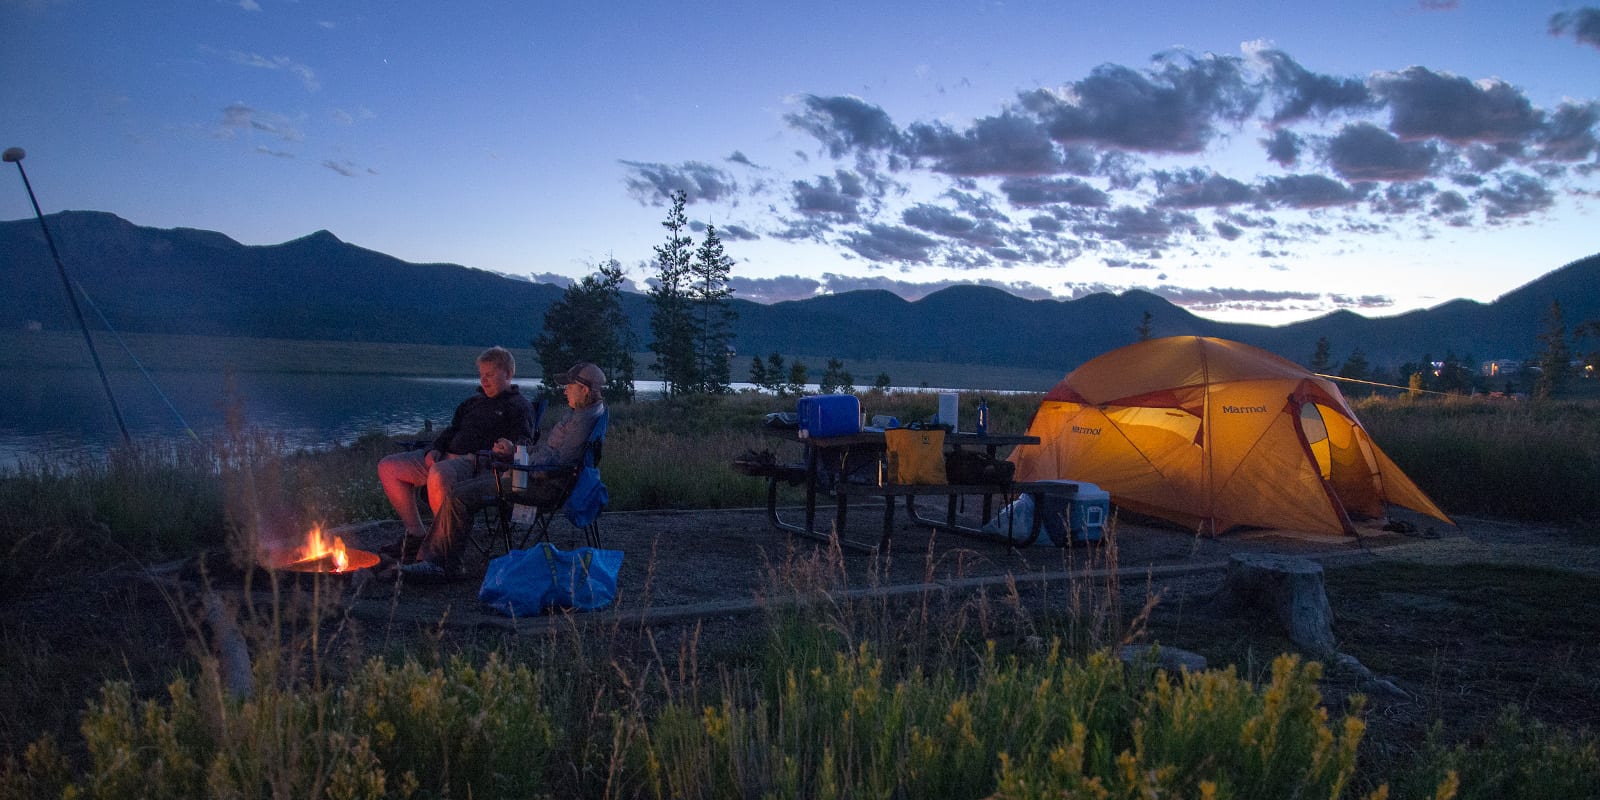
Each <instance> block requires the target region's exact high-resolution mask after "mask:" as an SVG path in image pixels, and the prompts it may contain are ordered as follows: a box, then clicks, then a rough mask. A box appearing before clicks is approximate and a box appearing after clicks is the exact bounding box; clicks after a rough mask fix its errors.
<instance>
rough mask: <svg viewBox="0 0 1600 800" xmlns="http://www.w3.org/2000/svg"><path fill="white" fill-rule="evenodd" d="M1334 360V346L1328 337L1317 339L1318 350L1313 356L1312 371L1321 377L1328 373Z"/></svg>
mask: <svg viewBox="0 0 1600 800" xmlns="http://www.w3.org/2000/svg"><path fill="white" fill-rule="evenodd" d="M1332 359H1333V344H1332V343H1330V342H1329V341H1328V337H1326V336H1322V337H1319V338H1318V339H1317V350H1316V352H1314V353H1312V354H1311V371H1312V372H1315V373H1317V374H1319V375H1320V374H1324V373H1326V372H1327V371H1328V364H1329V362H1330V361H1331V360H1332Z"/></svg>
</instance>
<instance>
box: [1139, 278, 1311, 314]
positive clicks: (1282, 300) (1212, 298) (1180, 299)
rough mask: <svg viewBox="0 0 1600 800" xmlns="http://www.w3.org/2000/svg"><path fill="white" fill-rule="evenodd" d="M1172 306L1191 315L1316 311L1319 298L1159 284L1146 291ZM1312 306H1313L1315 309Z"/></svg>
mask: <svg viewBox="0 0 1600 800" xmlns="http://www.w3.org/2000/svg"><path fill="white" fill-rule="evenodd" d="M1146 291H1148V292H1150V293H1151V294H1153V295H1156V296H1157V297H1161V298H1165V299H1166V300H1167V302H1169V303H1172V304H1173V305H1175V306H1181V307H1183V308H1185V309H1188V310H1190V311H1239V310H1266V311H1273V310H1284V309H1290V308H1316V307H1319V306H1320V304H1319V303H1318V301H1320V300H1321V299H1322V295H1321V294H1320V293H1317V292H1295V291H1276V290H1269V289H1229V288H1217V287H1208V288H1198V287H1187V286H1172V285H1170V284H1162V285H1160V286H1157V287H1155V288H1153V289H1147V290H1146ZM1314 304H1315V305H1314Z"/></svg>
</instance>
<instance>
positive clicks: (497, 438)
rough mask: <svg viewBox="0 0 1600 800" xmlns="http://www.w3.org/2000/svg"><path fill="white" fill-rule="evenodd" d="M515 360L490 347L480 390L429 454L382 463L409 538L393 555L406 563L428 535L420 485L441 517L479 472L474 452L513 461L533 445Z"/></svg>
mask: <svg viewBox="0 0 1600 800" xmlns="http://www.w3.org/2000/svg"><path fill="white" fill-rule="evenodd" d="M516 373H517V362H516V360H515V359H513V358H512V357H511V352H510V351H508V350H506V349H505V348H504V347H491V348H489V349H488V350H485V351H483V353H482V354H480V355H479V356H478V390H477V392H475V393H474V394H473V395H472V396H471V397H469V398H467V399H466V400H465V401H463V402H462V403H461V405H459V406H457V407H456V413H455V415H454V416H452V417H451V418H450V425H449V427H447V428H445V429H444V430H442V431H440V432H439V435H438V437H436V438H435V439H434V440H433V444H432V445H431V446H429V448H428V449H427V450H413V451H411V452H407V453H396V454H394V455H391V456H386V457H385V458H384V459H383V460H382V461H379V462H378V480H379V482H381V483H382V484H383V493H384V494H385V495H387V496H388V498H389V503H390V505H393V506H394V510H395V513H396V514H398V515H399V516H400V523H401V524H402V525H404V526H405V538H404V539H402V540H401V541H400V542H399V543H398V546H397V547H396V548H394V551H395V554H396V555H398V556H400V558H401V559H402V560H406V559H407V558H408V557H409V556H411V555H413V554H415V553H416V552H417V550H418V548H419V547H420V546H421V544H422V541H423V539H424V538H425V537H426V534H427V531H426V530H425V529H424V528H423V526H422V520H421V518H420V517H419V516H418V514H417V492H416V490H417V487H419V486H427V487H428V505H429V506H430V507H431V508H432V509H433V513H434V516H436V517H437V516H438V514H439V512H440V510H441V509H444V508H446V507H447V506H448V504H449V502H450V500H451V499H452V498H453V497H454V496H455V490H456V488H457V486H458V485H459V484H461V483H462V482H463V481H466V480H469V479H471V478H472V477H473V476H474V475H475V474H476V473H477V471H478V467H477V458H476V454H477V453H478V451H480V450H492V451H493V452H494V453H495V455H496V456H498V457H501V458H510V457H511V454H512V452H513V451H515V450H516V446H517V445H519V444H523V445H527V444H532V443H533V442H534V440H535V438H536V432H535V431H534V412H533V404H532V403H530V402H528V398H527V397H524V396H523V395H522V393H521V392H520V391H519V390H518V389H517V386H516V384H514V383H512V382H511V379H512V377H513V376H515V375H516Z"/></svg>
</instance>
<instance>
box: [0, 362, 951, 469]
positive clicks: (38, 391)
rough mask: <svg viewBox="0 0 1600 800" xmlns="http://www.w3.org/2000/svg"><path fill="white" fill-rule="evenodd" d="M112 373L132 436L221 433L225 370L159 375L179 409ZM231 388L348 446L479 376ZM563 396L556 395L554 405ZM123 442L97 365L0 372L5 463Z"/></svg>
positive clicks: (245, 377)
mask: <svg viewBox="0 0 1600 800" xmlns="http://www.w3.org/2000/svg"><path fill="white" fill-rule="evenodd" d="M109 377H110V380H111V389H112V391H113V392H114V393H115V394H116V397H117V404H118V405H119V406H120V407H121V409H122V416H123V419H124V420H125V421H126V422H127V425H128V432H129V433H130V434H132V435H133V437H134V438H135V439H140V440H144V439H177V438H183V437H184V436H186V434H185V432H184V427H183V423H182V422H180V421H179V417H180V416H181V417H182V419H183V420H184V421H187V422H188V424H189V426H190V427H191V428H193V429H194V430H195V432H196V433H198V434H200V435H201V436H209V435H216V434H220V433H222V432H223V429H224V424H225V423H224V420H225V416H224V410H223V409H224V402H225V398H226V397H227V389H226V378H225V376H224V375H223V374H221V373H208V372H154V373H152V377H153V378H154V383H155V385H156V386H158V387H159V388H160V392H161V393H164V394H165V395H166V397H167V399H168V400H170V401H171V403H172V406H173V408H175V409H176V412H177V413H176V414H175V413H174V412H173V410H172V409H169V408H168V407H167V404H166V403H165V402H163V400H162V399H161V394H158V393H157V391H156V389H155V388H153V387H152V385H151V381H149V380H146V379H145V377H144V376H143V375H142V374H141V373H139V372H138V371H136V370H119V371H112V372H110V373H109ZM234 385H235V393H236V396H237V397H238V398H239V400H240V402H242V403H243V407H244V419H245V421H246V423H247V424H249V425H252V426H255V427H258V428H263V429H266V430H269V431H273V432H275V433H277V434H279V435H281V436H282V437H283V438H284V440H285V441H287V442H288V443H289V444H290V445H291V446H294V447H322V446H326V445H328V444H330V443H338V444H349V443H350V442H352V441H355V440H356V439H357V438H358V437H360V436H361V435H362V434H364V433H370V432H372V431H381V432H383V433H386V434H391V435H405V434H411V433H415V432H417V431H419V430H421V429H422V427H423V425H424V423H426V422H432V423H433V425H434V426H435V427H442V426H444V425H447V424H449V422H450V414H451V412H453V411H454V410H455V407H456V405H457V404H459V403H460V402H461V401H462V400H463V399H464V398H466V396H467V395H468V394H471V393H472V391H473V389H474V388H475V387H476V385H477V380H476V379H474V378H469V377H462V378H412V377H398V376H370V375H285V374H268V373H239V374H237V375H236V376H235V377H234ZM537 385H538V384H537V382H535V383H533V384H531V385H529V384H525V385H524V390H525V391H530V393H533V391H532V390H533V389H534V388H535V387H537ZM635 387H636V388H637V391H638V392H639V394H640V396H641V397H650V396H652V395H656V396H659V394H660V392H661V384H660V382H659V381H636V382H635ZM734 387H735V388H736V389H738V388H748V387H749V384H734ZM926 391H937V390H926ZM535 396H536V394H535ZM561 402H562V400H561V399H560V398H559V397H557V398H554V400H553V403H552V407H556V404H559V403H561ZM121 438H122V435H121V434H120V433H119V432H118V431H117V422H116V418H115V417H114V416H112V413H111V406H110V404H109V403H108V402H107V401H106V395H105V390H104V389H103V388H102V387H101V385H100V379H99V377H98V375H97V374H96V373H95V372H93V371H92V370H84V369H62V370H28V371H25V372H24V371H20V370H0V468H11V467H15V466H16V465H17V464H19V463H22V462H23V461H24V460H29V459H34V458H59V457H61V456H63V455H72V454H89V455H98V454H100V453H104V452H105V451H106V448H107V447H109V446H111V445H114V444H116V443H118V442H119V441H120V440H121Z"/></svg>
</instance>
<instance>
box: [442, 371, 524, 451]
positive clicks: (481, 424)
mask: <svg viewBox="0 0 1600 800" xmlns="http://www.w3.org/2000/svg"><path fill="white" fill-rule="evenodd" d="M533 438H534V436H533V404H532V403H530V402H528V398H526V397H524V396H523V395H522V393H521V392H519V391H517V387H516V386H510V387H507V388H506V390H505V391H503V392H501V393H499V394H497V395H495V396H494V397H490V396H488V395H486V394H484V393H483V387H481V386H480V387H479V388H478V391H477V392H476V393H474V394H473V395H472V396H471V397H469V398H467V399H466V400H464V401H462V403H461V405H459V406H456V413H455V416H453V417H451V418H450V426H449V427H447V428H445V429H444V430H442V431H440V432H439V435H438V437H437V438H435V439H434V440H433V449H435V450H438V451H439V452H441V453H454V454H456V455H461V454H465V453H476V452H478V451H479V450H488V449H489V448H491V447H493V446H494V443H495V441H496V440H497V439H510V440H511V441H512V442H513V443H515V444H527V443H529V442H532V441H533Z"/></svg>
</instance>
